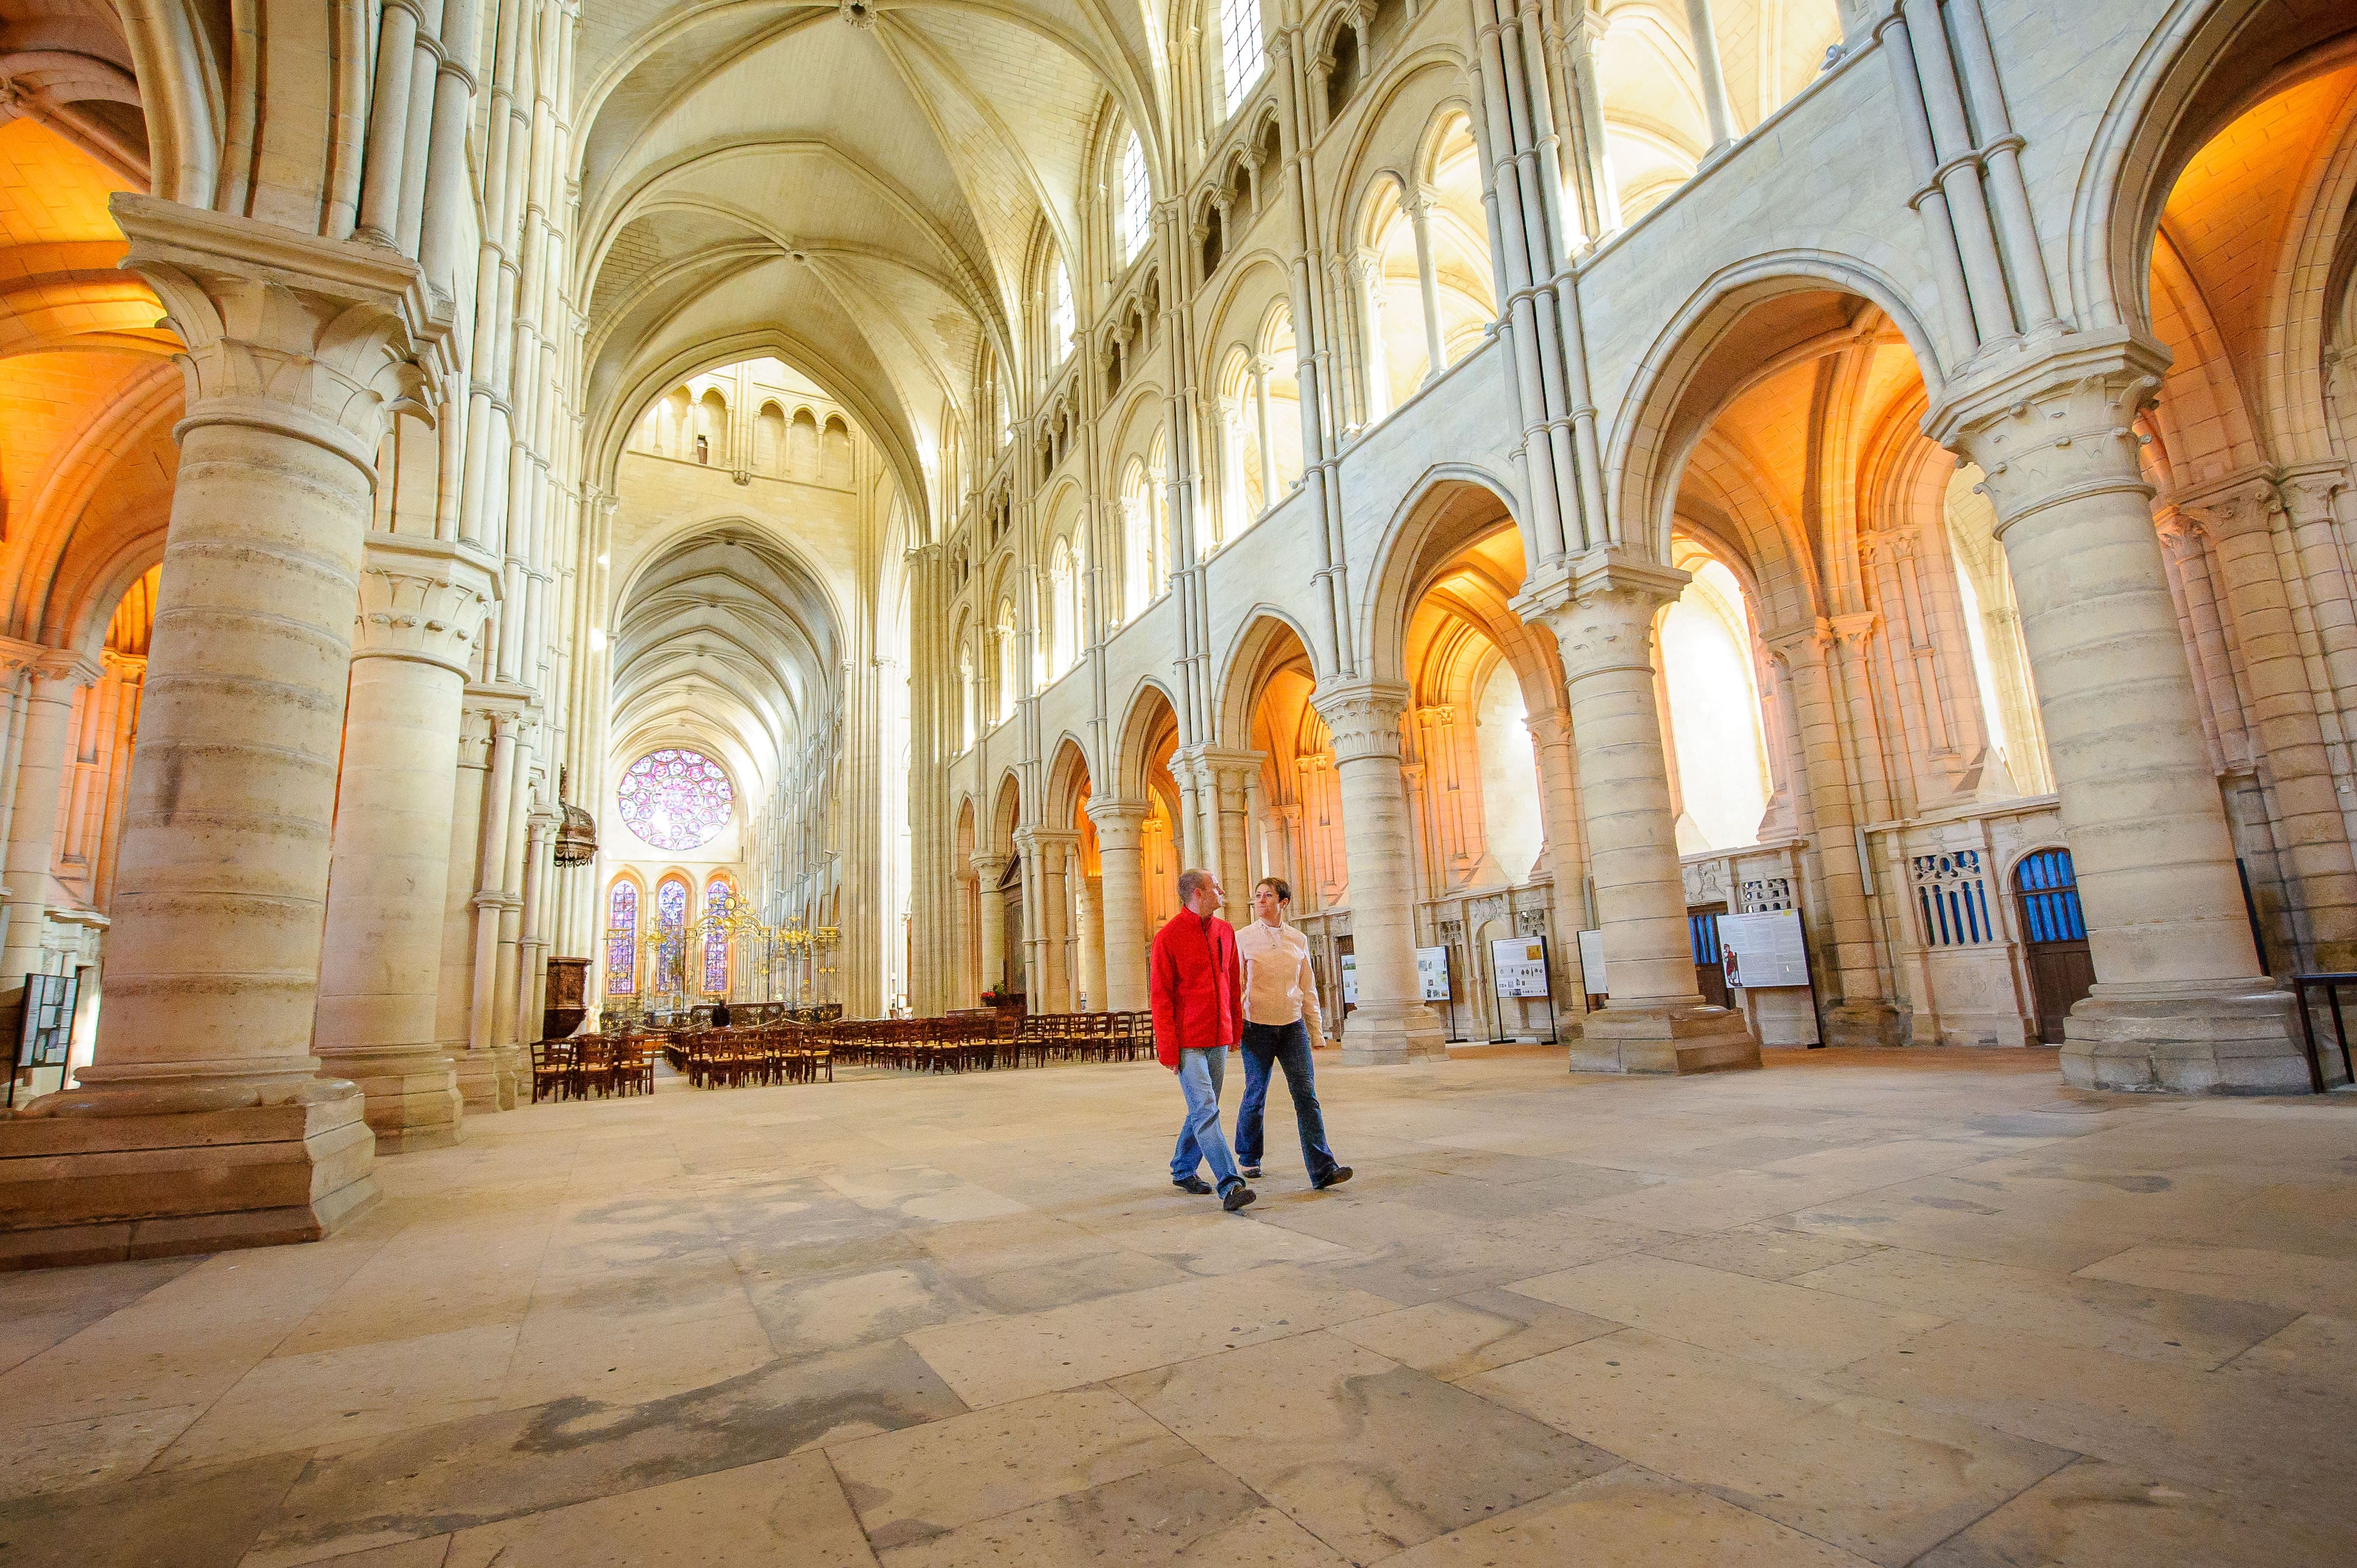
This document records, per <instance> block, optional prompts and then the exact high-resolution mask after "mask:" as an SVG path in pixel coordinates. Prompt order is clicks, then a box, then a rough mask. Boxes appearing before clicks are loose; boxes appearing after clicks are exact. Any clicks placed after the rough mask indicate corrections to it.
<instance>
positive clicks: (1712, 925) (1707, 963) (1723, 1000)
mask: <svg viewBox="0 0 2357 1568" xmlns="http://www.w3.org/2000/svg"><path fill="white" fill-rule="evenodd" d="M1726 913H1727V906H1726V905H1724V904H1694V905H1689V906H1688V907H1687V908H1686V932H1687V935H1688V936H1690V937H1691V938H1692V939H1693V941H1694V961H1695V990H1696V991H1699V992H1701V993H1702V999H1703V1000H1704V1001H1705V1002H1707V1003H1709V1004H1711V1005H1712V1006H1714V1007H1725V1006H1727V961H1726V957H1725V955H1724V954H1722V953H1721V952H1720V951H1719V948H1718V918H1719V917H1720V916H1721V915H1724V914H1726Z"/></svg>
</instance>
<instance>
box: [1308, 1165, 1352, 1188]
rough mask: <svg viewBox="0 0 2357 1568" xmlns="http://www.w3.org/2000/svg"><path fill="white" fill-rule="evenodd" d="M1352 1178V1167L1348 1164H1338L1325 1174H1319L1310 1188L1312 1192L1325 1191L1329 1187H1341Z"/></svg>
mask: <svg viewBox="0 0 2357 1568" xmlns="http://www.w3.org/2000/svg"><path fill="white" fill-rule="evenodd" d="M1350 1179H1351V1167H1350V1166H1348V1165H1336V1166H1335V1167H1334V1168H1333V1169H1332V1170H1330V1171H1328V1172H1327V1173H1326V1174H1325V1175H1324V1176H1319V1177H1318V1179H1317V1180H1316V1181H1313V1182H1311V1183H1310V1184H1309V1190H1310V1191H1312V1192H1324V1191H1325V1190H1326V1189H1327V1188H1328V1187H1340V1186H1341V1185H1342V1184H1343V1183H1344V1182H1346V1181H1349V1180H1350Z"/></svg>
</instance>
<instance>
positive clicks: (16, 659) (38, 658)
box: [0, 637, 106, 701]
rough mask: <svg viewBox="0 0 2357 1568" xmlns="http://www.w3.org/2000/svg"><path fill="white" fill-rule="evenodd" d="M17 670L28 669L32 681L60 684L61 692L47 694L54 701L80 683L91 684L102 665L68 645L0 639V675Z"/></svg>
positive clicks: (100, 675) (70, 691)
mask: <svg viewBox="0 0 2357 1568" xmlns="http://www.w3.org/2000/svg"><path fill="white" fill-rule="evenodd" d="M19 670H25V671H31V672H32V677H33V680H34V681H35V682H37V683H38V684H41V685H46V686H49V687H52V688H55V687H59V686H62V687H63V688H64V691H63V692H59V691H55V690H52V691H51V692H50V693H48V696H49V697H50V698H51V699H52V700H54V701H62V700H64V698H65V696H66V695H68V694H70V693H73V692H75V691H77V690H79V689H80V688H81V687H83V686H91V685H95V684H96V683H97V682H98V681H99V680H100V678H101V677H102V676H103V675H104V674H105V673H106V671H105V668H104V667H103V666H102V665H101V664H99V663H98V662H96V661H95V660H91V659H88V658H85V657H84V656H83V655H81V654H80V653H77V652H75V651H74V650H72V649H70V648H51V647H49V646H48V645H47V644H45V643H38V642H22V641H19V640H17V639H16V638H13V637H8V638H0V677H5V676H7V675H13V674H15V673H16V671H19Z"/></svg>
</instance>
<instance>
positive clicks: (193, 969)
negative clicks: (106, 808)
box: [0, 195, 426, 1262]
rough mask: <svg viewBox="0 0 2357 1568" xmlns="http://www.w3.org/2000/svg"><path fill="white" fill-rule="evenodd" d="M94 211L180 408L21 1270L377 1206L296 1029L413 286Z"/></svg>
mask: <svg viewBox="0 0 2357 1568" xmlns="http://www.w3.org/2000/svg"><path fill="white" fill-rule="evenodd" d="M113 212H114V216H115V218H116V220H117V221H118V222H119V223H120V224H121V225H122V227H123V229H124V231H125V232H126V233H127V234H128V235H129V236H130V239H131V252H130V258H129V260H130V264H131V265H132V266H134V267H135V268H136V269H137V270H138V271H139V273H140V274H141V275H142V276H143V277H144V278H145V280H146V281H147V282H148V283H149V284H150V285H153V286H154V288H155V289H156V293H157V294H158V295H161V296H162V298H163V301H164V304H165V307H166V309H167V312H168V313H169V320H170V324H171V325H172V327H173V328H175V330H177V331H178V334H179V337H180V339H181V341H182V342H183V343H184V344H186V345H187V349H188V352H187V353H186V354H185V355H184V356H183V358H182V360H181V363H182V366H183V370H184V372H185V374H186V376H187V380H188V402H187V407H188V415H187V417H186V418H185V419H183V420H182V421H181V423H180V425H179V427H178V435H179V439H180V446H181V456H180V465H179V474H178V482H177V484H176V486H175V488H174V490H173V495H172V514H171V521H170V526H169V531H168V532H167V537H166V542H165V553H164V585H163V589H162V595H161V599H160V601H159V603H158V606H157V609H156V631H155V639H154V643H153V645H152V650H151V652H150V655H149V660H148V671H147V683H146V696H145V703H144V706H143V710H142V713H141V722H140V726H139V736H138V741H137V745H136V749H135V757H134V758H133V761H132V768H131V784H130V797H129V800H128V803H127V824H128V825H127V826H126V827H125V829H124V835H123V848H122V857H121V862H120V869H119V871H118V874H117V877H116V885H115V893H114V903H113V922H114V925H113V932H112V934H111V936H110V939H109V942H108V953H107V976H106V989H107V996H106V1009H105V1012H104V1014H103V1015H102V1019H101V1023H100V1027H99V1033H98V1039H97V1046H96V1052H95V1058H94V1059H93V1060H92V1061H91V1064H90V1065H89V1066H88V1067H86V1068H84V1069H82V1070H81V1087H80V1088H79V1089H76V1090H69V1091H67V1092H64V1093H59V1094H53V1095H45V1096H43V1097H42V1098H41V1099H39V1100H37V1101H33V1102H32V1103H31V1104H30V1105H29V1106H26V1107H21V1108H20V1109H19V1112H18V1114H17V1115H16V1117H15V1118H13V1119H11V1120H9V1121H6V1122H0V1226H5V1227H6V1231H5V1234H0V1251H5V1252H6V1253H7V1254H8V1255H9V1256H10V1257H11V1259H12V1261H15V1262H32V1261H51V1262H62V1261H67V1260H74V1261H86V1260H95V1259H102V1258H121V1257H125V1256H145V1255H158V1254H163V1253H167V1252H198V1251H216V1250H219V1249H221V1248H223V1247H233V1246H241V1245H255V1244H261V1243H267V1242H274V1241H287V1240H311V1239H315V1238H317V1237H318V1236H321V1235H324V1234H325V1233H327V1232H328V1230H333V1229H334V1228H335V1227H336V1226H338V1225H339V1224H341V1223H342V1222H343V1221H344V1220H345V1219H348V1218H349V1217H350V1215H351V1214H352V1213H353V1212H354V1211H356V1210H357V1209H359V1208H361V1207H363V1206H364V1205H366V1204H367V1203H369V1202H370V1201H371V1200H372V1199H373V1198H374V1197H375V1196H376V1185H375V1182H374V1181H373V1179H372V1178H371V1175H370V1165H371V1160H372V1159H373V1157H374V1152H375V1146H376V1140H375V1139H374V1137H372V1136H371V1133H370V1132H369V1130H368V1125H367V1123H366V1122H365V1121H363V1120H362V1109H363V1105H364V1101H363V1099H362V1097H361V1091H360V1090H359V1089H358V1088H356V1087H355V1086H353V1085H352V1084H350V1083H349V1082H346V1081H344V1080H341V1079H323V1078H321V1077H320V1076H319V1075H318V1065H319V1064H318V1061H317V1058H315V1057H313V1056H312V1055H311V1022H312V1015H313V1013H314V1011H315V1008H316V1005H317V998H318V974H319V940H320V932H321V929H322V916H323V914H324V912H325V909H324V907H325V904H326V900H327V891H328V832H329V827H330V823H331V822H332V819H333V816H334V811H335V801H336V769H337V763H338V759H339V751H340V746H341V742H342V738H343V721H344V696H345V686H346V682H347V679H348V677H349V674H350V663H351V640H350V639H351V635H352V623H353V613H354V609H355V607H356V606H357V605H358V602H359V595H360V589H359V577H360V568H361V546H362V543H363V542H364V540H365V539H366V536H367V532H368V526H369V516H370V511H371V495H372V489H373V485H374V479H375V459H376V450H377V444H378V441H379V439H380V437H381V436H382V433H383V427H384V419H385V412H386V409H387V407H388V406H389V405H391V404H393V403H398V402H404V401H409V400H410V399H412V398H413V397H414V393H415V392H416V391H417V390H418V389H419V388H420V386H421V384H422V383H421V379H420V376H419V373H418V371H417V370H416V368H415V366H414V364H413V363H412V362H411V356H412V354H413V353H414V348H413V343H412V339H411V338H410V332H411V330H412V328H413V326H414V325H415V324H421V323H423V322H424V321H425V319H426V317H425V295H424V293H423V291H422V289H421V288H420V287H419V285H418V279H417V269H416V267H415V265H414V263H409V262H407V261H404V260H402V259H401V258H399V257H397V256H394V255H392V254H389V253H387V252H384V251H382V250H381V249H379V248H376V247H372V246H368V245H361V244H354V243H350V242H339V241H328V240H320V239H315V238H311V237H308V236H306V235H302V234H298V233H296V232H294V231H290V230H286V229H282V228H277V227H274V226H272V225H269V224H264V223H256V222H252V221H249V220H244V219H240V218H235V217H230V216H225V215H222V214H218V213H213V212H207V211H199V210H197V209H191V208H187V207H182V206H179V205H178V204H176V203H173V202H168V201H159V200H155V199H149V198H145V197H136V196H130V195H117V196H116V197H114V199H113Z"/></svg>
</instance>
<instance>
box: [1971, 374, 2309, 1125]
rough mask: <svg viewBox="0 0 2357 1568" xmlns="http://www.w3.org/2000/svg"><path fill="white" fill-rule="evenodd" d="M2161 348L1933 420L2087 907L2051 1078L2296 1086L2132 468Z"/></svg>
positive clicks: (2287, 1016) (2287, 1026)
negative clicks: (1992, 508)
mask: <svg viewBox="0 0 2357 1568" xmlns="http://www.w3.org/2000/svg"><path fill="white" fill-rule="evenodd" d="M2082 336H2084V335H2082ZM2167 363H2168V359H2167V355H2166V353H2165V351H2163V350H2161V349H2156V348H2153V347H2151V346H2149V345H2147V344H2144V343H2141V342H2139V341H2136V340H2135V339H2132V338H2127V337H2126V335H2125V334H2115V335H2113V336H2112V337H2111V338H2109V340H2108V341H2095V342H2090V343H2089V344H2088V346H2086V347H2084V348H2081V349H2076V350H2075V351H2074V352H2072V354H2069V355H2067V356H2056V357H2055V359H2053V360H2049V361H2046V362H2043V363H2041V364H2039V365H2037V366H2034V367H2031V368H2029V370H2027V371H2019V372H2017V373H2016V375H2015V376H2013V377H2011V378H2009V379H2008V380H2007V381H2006V382H2005V383H2003V384H2001V385H1998V386H1996V387H1993V388H1988V389H1984V390H1979V391H1976V392H1973V393H1971V394H1969V395H1967V396H1965V397H1963V398H1960V399H1958V400H1956V401H1954V402H1952V403H1949V404H1948V405H1947V406H1945V407H1943V408H1942V409H1941V410H1939V411H1937V413H1935V415H1934V419H1933V423H1932V429H1933V430H1934V431H1935V432H1936V433H1937V436H1938V438H1939V439H1941V440H1942V441H1943V442H1944V443H1946V444H1948V445H1950V446H1955V447H1957V448H1958V449H1959V450H1961V451H1962V452H1963V453H1964V455H1965V456H1967V457H1969V458H1971V459H1972V460H1973V461H1974V462H1975V463H1978V464H1979V465H1980V467H1981V468H1982V471H1983V472H1984V473H1985V474H1986V476H1987V478H1986V480H1985V481H1984V484H1983V488H1984V489H1985V490H1986V493H1987V494H1988V496H1989V499H1991V500H1992V501H1993V502H1994V503H1995V504H1996V514H1997V538H1998V539H1999V541H2000V542H2002V543H2003V544H2004V546H2005V554H2006V562H2007V564H2008V565H2009V566H2010V567H2011V568H2012V572H2013V582H2014V589H2015V593H2016V596H2017V597H2018V600H2019V603H2020V607H2021V635H2022V640H2023V642H2024V644H2025V646H2026V647H2027V648H2028V650H2029V663H2030V670H2031V673H2032V676H2033V678H2034V680H2035V682H2036V683H2037V687H2038V708H2039V713H2040V716H2041V717H2042V718H2043V720H2044V722H2045V729H2046V745H2047V751H2048V755H2049V757H2050V760H2051V762H2052V765H2053V769H2054V781H2055V788H2056V792H2057V794H2058V795H2059V797H2060V800H2061V817H2062V832H2063V836H2064V838H2065V839H2066V840H2067V841H2068V842H2069V843H2070V846H2071V858H2072V865H2073V868H2074V871H2075V873H2076V875H2077V877H2078V883H2079V903H2080V908H2081V909H2082V910H2083V912H2084V914H2085V917H2086V922H2087V946H2088V950H2089V953H2090V956H2091V957H2093V960H2094V968H2095V985H2094V989H2093V992H2092V993H2090V994H2089V995H2088V996H2087V997H2086V998H2085V999H2084V1000H2083V1001H2082V1002H2080V1003H2079V1004H2078V1005H2077V1006H2075V1007H2073V1008H2072V1010H2071V1015H2070V1017H2069V1018H2068V1020H2067V1021H2066V1022H2065V1024H2064V1026H2063V1036H2064V1043H2063V1047H2062V1073H2063V1076H2064V1077H2065V1078H2066V1079H2069V1080H2070V1081H2071V1082H2072V1083H2074V1084H2079V1085H2083V1086H2085V1087H2092V1088H2104V1089H2161V1090H2192V1091H2197V1092H2215V1091H2219V1090H2242V1091H2245V1092H2250V1091H2275V1090H2287V1089H2288V1090H2298V1089H2300V1088H2302V1087H2304V1086H2305V1085H2306V1083H2307V1081H2308V1069H2307V1064H2306V1062H2305V1060H2304V1059H2303V1058H2302V1055H2301V1052H2300V1048H2299V1047H2298V1044H2297V1043H2296V1042H2297V1040H2298V1034H2299V1030H2298V1020H2297V1017H2296V1015H2295V1013H2294V1010H2293V1006H2292V1002H2291V999H2290V997H2289V996H2287V994H2286V993H2283V992H2280V991H2278V990H2276V987H2275V985H2274V983H2273V982H2272V981H2270V980H2269V979H2268V977H2267V976H2266V973H2265V972H2264V971H2263V970H2261V968H2260V967H2259V960H2258V953H2257V950H2256V948H2255V946H2254V945H2253V943H2252V940H2251V927H2250V921H2249V918H2248V917H2247V915H2246V914H2245V912H2244V904H2243V892H2242V884H2241V880H2240V878H2239V876H2238V875H2237V874H2236V869H2235V864H2234V844H2233V837H2232V835H2231V833H2230V832H2229V831H2228V829H2227V825H2226V815H2225V809H2224V806H2223V805H2222V802H2221V800H2220V799H2219V795H2218V782H2217V778H2216V775H2215V774H2214V773H2213V772H2212V768H2211V763H2210V757H2209V756H2208V753H2207V750H2206V748H2205V746H2203V744H2202V738H2201V717H2200V714H2199V712H2198V710H2197V708H2196V706H2195V699H2194V692H2193V678H2192V674H2191V671H2190V667H2189V665H2188V664H2187V661H2186V657H2185V640H2184V637H2183V634H2182V632H2181V631H2180V630H2179V623H2178V618H2177V608H2176V605H2175V602H2174V601H2173V599H2172V598H2171V596H2170V594H2169V577H2168V572H2167V568H2166V567H2165V566H2164V565H2163V564H2162V562H2161V554H2160V544H2159V541H2158V537H2157V536H2156V534H2155V532H2154V528H2153V519H2152V510H2151V500H2152V494H2153V492H2152V488H2151V487H2150V486H2149V485H2147V484H2146V483H2145V481H2144V478H2143V476H2142V475H2141V474H2140V473H2139V472H2138V469H2137V465H2136V447H2137V444H2138V443H2137V436H2136V428H2135V421H2136V414H2137V413H2138V411H2139V410H2140V409H2141V408H2142V407H2143V406H2144V404H2145V403H2147V401H2149V400H2150V398H2151V397H2152V395H2153V392H2154V391H2155V389H2156V388H2157V387H2158V385H2159V381H2160V374H2161V371H2162V369H2163V367H2165V366H2166V364H2167Z"/></svg>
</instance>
